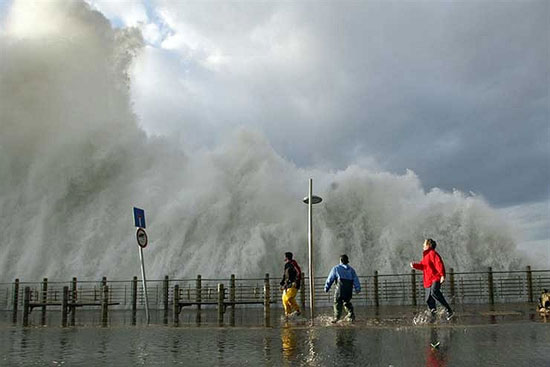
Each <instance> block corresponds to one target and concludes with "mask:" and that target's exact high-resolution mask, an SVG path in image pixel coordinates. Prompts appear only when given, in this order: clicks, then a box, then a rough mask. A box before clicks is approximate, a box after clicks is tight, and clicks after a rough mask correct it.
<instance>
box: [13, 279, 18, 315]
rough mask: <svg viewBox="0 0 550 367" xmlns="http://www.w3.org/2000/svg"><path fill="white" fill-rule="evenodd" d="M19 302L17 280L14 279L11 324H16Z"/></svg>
mask: <svg viewBox="0 0 550 367" xmlns="http://www.w3.org/2000/svg"><path fill="white" fill-rule="evenodd" d="M18 302H19V279H15V283H14V284H13V313H12V322H13V323H14V324H15V323H17V303H18Z"/></svg>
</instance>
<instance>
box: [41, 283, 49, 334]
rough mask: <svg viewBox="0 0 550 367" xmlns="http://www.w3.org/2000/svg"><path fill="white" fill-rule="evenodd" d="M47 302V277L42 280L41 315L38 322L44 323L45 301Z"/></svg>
mask: <svg viewBox="0 0 550 367" xmlns="http://www.w3.org/2000/svg"><path fill="white" fill-rule="evenodd" d="M47 302H48V278H44V279H43V280H42V317H41V318H40V324H41V325H46V303H47Z"/></svg>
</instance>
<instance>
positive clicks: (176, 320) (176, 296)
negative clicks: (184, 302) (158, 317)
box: [173, 284, 180, 326]
mask: <svg viewBox="0 0 550 367" xmlns="http://www.w3.org/2000/svg"><path fill="white" fill-rule="evenodd" d="M173 299H174V305H173V306H174V317H173V319H174V326H178V325H179V323H180V286H179V285H178V284H176V285H175V286H174V295H173Z"/></svg>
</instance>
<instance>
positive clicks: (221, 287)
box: [218, 283, 225, 326]
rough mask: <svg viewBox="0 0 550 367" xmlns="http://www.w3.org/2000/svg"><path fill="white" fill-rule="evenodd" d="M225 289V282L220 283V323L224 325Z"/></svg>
mask: <svg viewBox="0 0 550 367" xmlns="http://www.w3.org/2000/svg"><path fill="white" fill-rule="evenodd" d="M224 296H225V289H224V288H223V283H219V284H218V324H219V325H220V326H221V325H223V312H224V304H223V300H224Z"/></svg>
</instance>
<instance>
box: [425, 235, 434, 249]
mask: <svg viewBox="0 0 550 367" xmlns="http://www.w3.org/2000/svg"><path fill="white" fill-rule="evenodd" d="M426 241H428V245H430V247H431V248H432V249H434V250H435V247H436V246H437V243H436V242H435V240H433V239H431V238H426Z"/></svg>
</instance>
